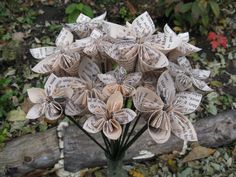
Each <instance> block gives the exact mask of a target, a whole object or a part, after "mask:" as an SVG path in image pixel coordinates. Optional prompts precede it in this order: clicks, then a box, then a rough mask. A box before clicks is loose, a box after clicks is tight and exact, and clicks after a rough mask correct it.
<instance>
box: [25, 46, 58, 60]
mask: <svg viewBox="0 0 236 177" xmlns="http://www.w3.org/2000/svg"><path fill="white" fill-rule="evenodd" d="M56 50H57V48H56V47H39V48H34V49H30V53H31V55H32V56H33V57H34V58H36V59H44V58H46V57H48V56H50V55H52V54H54V53H55V51H56Z"/></svg>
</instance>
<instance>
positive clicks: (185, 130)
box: [170, 113, 197, 141]
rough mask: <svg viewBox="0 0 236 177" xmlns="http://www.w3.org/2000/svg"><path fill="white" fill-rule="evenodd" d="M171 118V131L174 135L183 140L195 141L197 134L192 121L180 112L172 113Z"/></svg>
mask: <svg viewBox="0 0 236 177" xmlns="http://www.w3.org/2000/svg"><path fill="white" fill-rule="evenodd" d="M170 118H171V131H172V132H173V133H174V134H175V136H177V137H179V138H181V139H182V140H185V141H197V134H196V131H195V129H194V127H193V125H192V123H191V122H190V121H189V120H188V118H187V117H185V116H184V115H183V114H181V113H173V114H171V116H170Z"/></svg>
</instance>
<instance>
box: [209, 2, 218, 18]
mask: <svg viewBox="0 0 236 177" xmlns="http://www.w3.org/2000/svg"><path fill="white" fill-rule="evenodd" d="M209 3H210V6H211V9H212V11H213V13H214V14H215V16H216V17H218V16H219V15H220V8H219V5H218V4H217V2H216V1H215V0H212V1H209Z"/></svg>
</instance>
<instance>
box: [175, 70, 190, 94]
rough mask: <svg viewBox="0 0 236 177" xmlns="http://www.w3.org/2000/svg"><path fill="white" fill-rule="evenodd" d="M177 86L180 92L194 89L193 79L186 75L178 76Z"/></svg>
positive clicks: (176, 79)
mask: <svg viewBox="0 0 236 177" xmlns="http://www.w3.org/2000/svg"><path fill="white" fill-rule="evenodd" d="M175 85H176V88H177V90H178V91H185V90H188V89H189V88H191V87H192V79H191V78H190V77H188V76H187V75H185V74H177V75H176V77H175Z"/></svg>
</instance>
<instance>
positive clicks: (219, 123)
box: [0, 110, 236, 177]
mask: <svg viewBox="0 0 236 177" xmlns="http://www.w3.org/2000/svg"><path fill="white" fill-rule="evenodd" d="M194 127H195V129H196V131H197V134H198V139H199V144H200V145H202V146H205V147H219V146H224V145H228V144H230V143H232V142H234V141H235V140H236V111H233V110H231V111H227V112H223V113H220V114H218V115H217V116H213V117H209V118H205V119H201V120H199V121H197V122H196V123H195V124H194ZM95 137H96V139H97V140H98V141H101V138H100V134H97V135H95ZM182 145H183V142H182V140H180V139H178V138H176V137H175V136H172V137H171V138H170V140H169V141H168V142H167V143H165V144H156V143H155V142H154V141H153V140H152V139H151V138H150V136H149V135H148V133H147V132H145V134H143V135H142V137H140V139H139V140H138V141H137V142H136V143H135V144H134V145H133V146H131V148H130V149H129V150H128V152H127V153H126V160H127V161H130V160H132V157H135V156H139V151H140V150H147V151H150V152H152V153H154V154H163V153H169V152H172V151H173V150H177V151H179V150H181V148H182ZM59 154H60V153H59V147H58V139H57V135H56V129H55V128H53V129H50V130H47V131H46V132H44V133H36V134H34V135H26V136H22V137H19V138H16V139H14V140H12V141H10V142H8V143H7V144H6V146H5V148H4V149H3V150H2V151H1V152H0V166H6V167H7V168H9V170H10V172H11V174H12V176H14V177H20V176H23V175H25V174H27V173H29V172H31V171H34V170H39V169H45V168H48V167H51V166H53V165H54V164H55V163H56V162H57V161H58V160H59ZM64 154H65V169H66V170H68V171H73V172H74V171H77V170H79V169H81V168H84V167H93V166H99V165H104V164H105V162H106V159H105V156H104V154H103V152H102V150H100V149H99V147H98V146H96V145H95V144H94V143H93V142H92V141H91V140H90V139H89V138H87V137H86V136H85V135H84V134H83V133H82V132H81V130H79V129H78V128H77V127H75V126H70V127H69V128H67V129H66V130H65V135H64Z"/></svg>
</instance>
